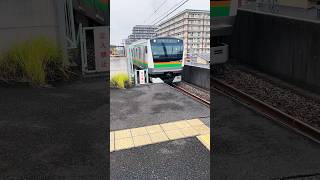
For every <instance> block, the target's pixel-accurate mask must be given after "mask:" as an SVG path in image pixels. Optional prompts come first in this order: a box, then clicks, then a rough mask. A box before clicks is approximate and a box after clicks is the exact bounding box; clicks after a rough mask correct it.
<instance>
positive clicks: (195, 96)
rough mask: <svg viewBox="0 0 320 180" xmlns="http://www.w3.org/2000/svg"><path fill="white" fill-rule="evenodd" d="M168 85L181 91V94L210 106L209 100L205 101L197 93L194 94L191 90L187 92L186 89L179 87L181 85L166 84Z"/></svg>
mask: <svg viewBox="0 0 320 180" xmlns="http://www.w3.org/2000/svg"><path fill="white" fill-rule="evenodd" d="M168 85H169V86H171V87H173V88H174V89H176V90H178V91H180V92H181V93H183V94H185V95H187V96H189V97H191V98H193V99H195V100H196V101H198V102H200V103H201V104H203V105H205V106H207V107H210V101H207V100H205V99H204V98H201V97H199V96H198V95H196V94H194V93H191V92H189V91H187V90H185V89H183V88H181V87H179V86H177V85H175V84H168Z"/></svg>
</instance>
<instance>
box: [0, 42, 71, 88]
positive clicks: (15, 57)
mask: <svg viewBox="0 0 320 180" xmlns="http://www.w3.org/2000/svg"><path fill="white" fill-rule="evenodd" d="M0 77H1V78H2V79H4V80H15V81H21V80H26V81H29V82H30V83H31V84H33V85H43V84H46V83H47V82H48V81H54V80H58V79H66V78H68V69H67V67H66V66H65V59H64V57H63V53H62V51H61V49H60V48H59V47H57V46H56V45H55V43H53V42H51V41H49V40H48V39H46V38H44V37H39V38H35V39H32V40H29V41H26V42H23V43H20V44H16V45H14V46H13V47H12V48H11V49H10V50H9V51H8V52H7V53H6V54H5V55H4V56H3V57H2V58H1V59H0Z"/></svg>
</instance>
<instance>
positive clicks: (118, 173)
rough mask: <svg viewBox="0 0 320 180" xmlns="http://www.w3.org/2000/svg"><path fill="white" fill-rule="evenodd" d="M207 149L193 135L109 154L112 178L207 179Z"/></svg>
mask: <svg viewBox="0 0 320 180" xmlns="http://www.w3.org/2000/svg"><path fill="white" fill-rule="evenodd" d="M209 159H210V152H209V151H208V150H207V149H206V148H205V147H204V146H203V145H202V144H201V143H200V141H198V140H197V139H196V138H195V137H193V138H188V139H180V140H175V141H170V142H164V143H159V144H153V145H148V146H143V147H140V148H134V149H129V150H123V151H117V152H113V153H111V154H110V177H111V179H114V180H118V179H126V180H130V179H185V180H188V179H190V180H191V179H192V180H193V179H201V180H209V179H210V161H209Z"/></svg>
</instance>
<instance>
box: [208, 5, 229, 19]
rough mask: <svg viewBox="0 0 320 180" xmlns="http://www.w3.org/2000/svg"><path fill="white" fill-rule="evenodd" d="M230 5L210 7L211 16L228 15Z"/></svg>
mask: <svg viewBox="0 0 320 180" xmlns="http://www.w3.org/2000/svg"><path fill="white" fill-rule="evenodd" d="M229 13H230V6H218V7H211V17H221V16H229Z"/></svg>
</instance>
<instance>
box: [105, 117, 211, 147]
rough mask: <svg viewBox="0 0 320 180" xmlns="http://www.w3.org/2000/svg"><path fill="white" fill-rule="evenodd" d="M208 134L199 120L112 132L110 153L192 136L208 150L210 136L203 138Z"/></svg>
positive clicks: (207, 128)
mask: <svg viewBox="0 0 320 180" xmlns="http://www.w3.org/2000/svg"><path fill="white" fill-rule="evenodd" d="M208 134H210V128H209V127H207V126H206V125H205V124H204V123H203V122H202V121H201V120H199V119H191V120H182V121H175V122H169V123H163V124H157V125H152V126H145V127H138V128H132V129H124V130H118V131H112V132H110V152H113V151H118V150H122V149H129V148H133V147H138V146H144V145H148V144H153V143H160V142H165V141H170V140H176V139H181V138H186V137H194V136H197V138H198V139H199V140H200V141H201V142H202V141H203V142H202V143H203V144H204V145H205V146H206V147H207V148H208V149H210V135H209V137H206V136H205V135H208ZM202 135H204V136H202ZM208 138H209V139H208ZM208 142H209V143H208Z"/></svg>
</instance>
